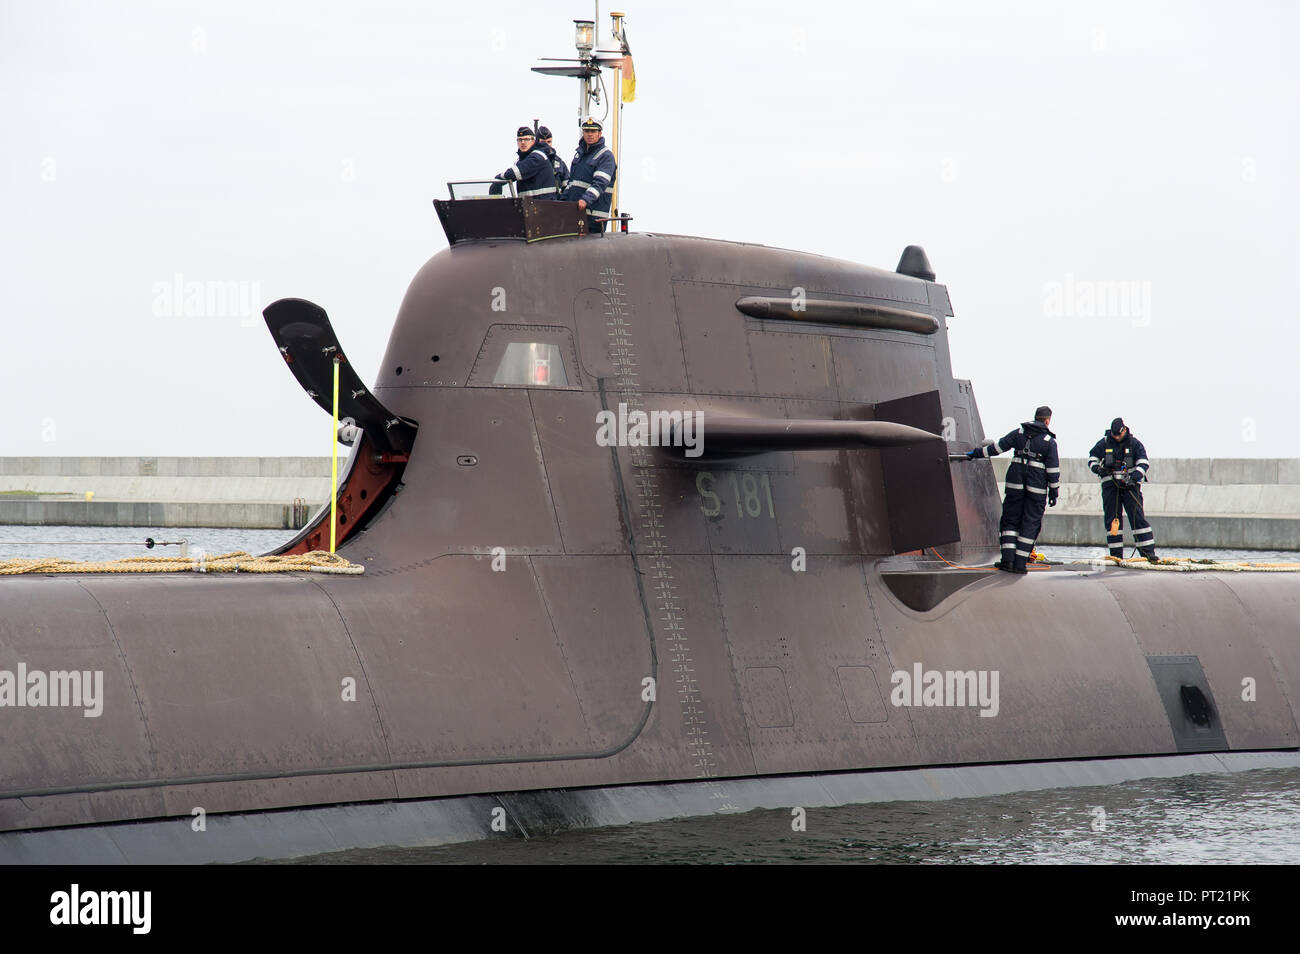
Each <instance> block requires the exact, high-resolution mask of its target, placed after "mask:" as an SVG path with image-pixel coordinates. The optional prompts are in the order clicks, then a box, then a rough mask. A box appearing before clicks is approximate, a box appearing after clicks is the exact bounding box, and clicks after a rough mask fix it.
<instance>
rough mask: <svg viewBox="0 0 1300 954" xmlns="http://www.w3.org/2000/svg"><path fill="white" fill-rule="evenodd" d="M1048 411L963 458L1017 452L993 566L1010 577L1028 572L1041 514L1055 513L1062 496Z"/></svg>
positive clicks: (1042, 409)
mask: <svg viewBox="0 0 1300 954" xmlns="http://www.w3.org/2000/svg"><path fill="white" fill-rule="evenodd" d="M1051 423H1052V409H1051V408H1050V407H1047V406H1043V407H1040V408H1038V409H1037V410H1036V411H1034V419H1033V420H1032V421H1026V422H1025V423H1024V424H1021V425H1020V426H1019V427H1018V428H1016V429H1015V430H1014V431H1012V432H1011V433H1010V434H1008V435H1007V436H1006V437H1001V438H998V439H997V440H996V441H994V442H993V443H992V444H985V445H984V446H983V447H976V448H974V449H972V450H969V451H967V452H966V456H967V457H968V458H970V459H972V460H973V459H975V458H979V457H996V456H997V455H998V454H1001V453H1003V452H1004V451H1015V457H1014V458H1013V459H1012V461H1011V466H1010V467H1008V468H1007V480H1006V496H1005V497H1004V498H1003V501H1002V522H1001V524H1000V525H999V529H1000V530H1001V541H1000V542H1001V546H1002V561H1001V562H1000V563H996V564H994V565H995V566H996V567H997V568H998V569H999V570H1006V571H1008V572H1010V573H1027V572H1029V571H1028V569H1027V568H1026V566H1025V564H1026V563H1027V562H1028V561H1029V557H1030V555H1031V554H1032V553H1033V551H1034V541H1035V540H1037V539H1038V531H1039V530H1040V529H1041V528H1042V526H1043V511H1044V510H1045V509H1046V507H1055V506H1056V498H1057V496H1058V495H1059V494H1060V492H1061V461H1060V458H1059V456H1058V455H1057V450H1056V435H1055V434H1053V433H1052V432H1051V431H1049V430H1048V429H1047V428H1048V425H1049V424H1051Z"/></svg>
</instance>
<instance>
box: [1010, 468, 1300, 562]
mask: <svg viewBox="0 0 1300 954" xmlns="http://www.w3.org/2000/svg"><path fill="white" fill-rule="evenodd" d="M1010 464H1011V461H1010V458H1009V457H1006V456H1003V457H997V458H994V459H993V468H994V471H993V472H994V476H996V477H997V479H998V484H999V487H998V489H999V491H1001V490H1002V486H1001V484H1002V481H1003V480H1004V479H1005V477H1006V472H1007V467H1009V466H1010ZM1150 473H1151V478H1152V479H1151V481H1150V482H1144V483H1143V484H1142V497H1143V501H1144V505H1145V507H1144V509H1145V511H1146V516H1147V520H1149V521H1150V522H1151V527H1152V529H1154V530H1155V537H1156V550H1157V551H1159V550H1160V548H1161V547H1162V546H1166V547H1212V548H1215V549H1226V550H1300V459H1293V458H1266V457H1261V458H1217V459H1211V458H1153V459H1152V461H1151V469H1150ZM1127 523H1128V521H1127V519H1126V520H1125V527H1124V531H1125V532H1124V539H1125V542H1126V546H1129V547H1131V546H1132V541H1133V535H1132V532H1131V531H1130V529H1129V527H1128V526H1127ZM1038 540H1039V542H1040V543H1045V544H1052V543H1056V544H1068V545H1077V546H1087V545H1096V546H1104V545H1105V543H1106V530H1105V526H1104V521H1103V519H1102V511H1101V489H1100V483H1099V481H1098V478H1097V476H1096V475H1095V474H1094V473H1092V471H1090V470H1089V469H1088V462H1087V460H1086V459H1083V458H1067V459H1065V460H1062V461H1061V499H1060V501H1059V502H1058V503H1057V505H1056V506H1055V507H1053V508H1051V509H1049V510H1048V511H1047V515H1046V516H1045V517H1044V519H1043V532H1042V534H1041V535H1040V536H1039V538H1038Z"/></svg>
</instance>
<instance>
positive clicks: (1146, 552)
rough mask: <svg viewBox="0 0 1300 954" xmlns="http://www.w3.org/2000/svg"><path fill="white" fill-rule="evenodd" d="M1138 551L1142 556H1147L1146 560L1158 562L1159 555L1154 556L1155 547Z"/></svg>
mask: <svg viewBox="0 0 1300 954" xmlns="http://www.w3.org/2000/svg"><path fill="white" fill-rule="evenodd" d="M1138 552H1139V553H1141V554H1142V555H1143V556H1144V557H1146V558H1147V562H1149V563H1159V562H1160V557H1158V556H1156V548H1155V547H1147V548H1146V549H1145V550H1139V551H1138Z"/></svg>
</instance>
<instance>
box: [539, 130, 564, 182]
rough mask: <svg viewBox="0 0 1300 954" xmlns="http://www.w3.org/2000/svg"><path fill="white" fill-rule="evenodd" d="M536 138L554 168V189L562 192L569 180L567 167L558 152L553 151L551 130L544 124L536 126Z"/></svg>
mask: <svg viewBox="0 0 1300 954" xmlns="http://www.w3.org/2000/svg"><path fill="white" fill-rule="evenodd" d="M537 139H538V141H539V142H540V143H541V147H542V149H543V150H544V151H545V152H546V155H547V158H549V159H550V160H551V168H552V169H554V170H555V189H556V191H557V192H559V193H561V194H563V192H564V190H565V188H567V186H568V181H569V167H568V166H566V165H565V164H564V160H563V159H561V158H560V154H559V153H558V152H556V151H555V147H554V146H553V145H551V131H550V130H549V129H547V128H546V127H545V126H538V127H537Z"/></svg>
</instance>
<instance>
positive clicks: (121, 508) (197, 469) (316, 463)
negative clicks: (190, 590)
mask: <svg viewBox="0 0 1300 954" xmlns="http://www.w3.org/2000/svg"><path fill="white" fill-rule="evenodd" d="M341 465H342V458H340V466H341ZM329 493H330V459H329V458H328V457H0V524H5V525H10V526H13V525H30V526H45V525H62V526H87V527H236V528H241V529H267V530H273V529H287V530H296V529H298V528H299V527H302V526H303V525H304V524H305V523H306V521H307V520H308V519H310V517H311V515H312V514H313V513H315V511H316V510H317V508H319V507H320V506H321V505H322V504H324V503H326V502H328V501H329Z"/></svg>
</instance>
